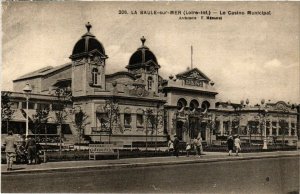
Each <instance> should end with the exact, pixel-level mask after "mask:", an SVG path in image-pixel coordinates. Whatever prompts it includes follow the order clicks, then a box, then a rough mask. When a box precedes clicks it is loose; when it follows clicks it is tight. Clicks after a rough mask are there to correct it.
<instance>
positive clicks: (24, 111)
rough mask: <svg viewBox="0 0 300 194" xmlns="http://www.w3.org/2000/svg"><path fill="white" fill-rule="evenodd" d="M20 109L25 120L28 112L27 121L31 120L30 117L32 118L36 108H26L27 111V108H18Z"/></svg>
mask: <svg viewBox="0 0 300 194" xmlns="http://www.w3.org/2000/svg"><path fill="white" fill-rule="evenodd" d="M20 111H21V113H22V115H23V116H24V118H25V121H26V115H27V114H28V120H29V122H33V119H32V118H33V115H35V114H36V110H33V109H28V111H27V109H20Z"/></svg>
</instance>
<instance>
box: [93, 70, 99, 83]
mask: <svg viewBox="0 0 300 194" xmlns="http://www.w3.org/2000/svg"><path fill="white" fill-rule="evenodd" d="M92 80H93V84H94V85H97V83H98V81H97V80H98V69H96V68H94V69H93V70H92Z"/></svg>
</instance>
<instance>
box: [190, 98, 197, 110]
mask: <svg viewBox="0 0 300 194" xmlns="http://www.w3.org/2000/svg"><path fill="white" fill-rule="evenodd" d="M198 107H199V103H198V101H197V100H192V101H191V102H190V110H191V111H194V110H196V109H197V108H198Z"/></svg>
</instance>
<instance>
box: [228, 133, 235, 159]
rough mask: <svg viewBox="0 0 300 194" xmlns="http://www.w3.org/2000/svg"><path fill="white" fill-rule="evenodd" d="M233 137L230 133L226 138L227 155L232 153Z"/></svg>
mask: <svg viewBox="0 0 300 194" xmlns="http://www.w3.org/2000/svg"><path fill="white" fill-rule="evenodd" d="M233 143H234V142H233V138H232V136H231V135H230V136H229V138H228V139H227V146H228V152H229V156H231V154H232V150H233Z"/></svg>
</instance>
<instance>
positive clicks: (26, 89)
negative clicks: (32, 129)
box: [23, 83, 32, 140]
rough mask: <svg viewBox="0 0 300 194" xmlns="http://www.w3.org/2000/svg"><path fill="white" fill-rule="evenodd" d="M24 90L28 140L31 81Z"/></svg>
mask: <svg viewBox="0 0 300 194" xmlns="http://www.w3.org/2000/svg"><path fill="white" fill-rule="evenodd" d="M23 91H24V93H25V96H26V140H27V138H28V102H29V94H30V93H31V91H32V88H31V86H30V85H29V83H26V85H25V87H24V88H23Z"/></svg>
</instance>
